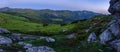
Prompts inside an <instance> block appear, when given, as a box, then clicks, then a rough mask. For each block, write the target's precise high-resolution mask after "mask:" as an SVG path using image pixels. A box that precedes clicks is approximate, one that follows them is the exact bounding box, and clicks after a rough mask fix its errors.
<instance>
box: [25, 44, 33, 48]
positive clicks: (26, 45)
mask: <svg viewBox="0 0 120 52" xmlns="http://www.w3.org/2000/svg"><path fill="white" fill-rule="evenodd" d="M32 46H33V45H32V44H25V46H24V48H31V47H32Z"/></svg>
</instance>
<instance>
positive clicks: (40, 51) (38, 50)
mask: <svg viewBox="0 0 120 52" xmlns="http://www.w3.org/2000/svg"><path fill="white" fill-rule="evenodd" d="M26 52H55V51H54V49H53V48H50V47H48V46H39V47H32V48H28V49H27V50H26Z"/></svg>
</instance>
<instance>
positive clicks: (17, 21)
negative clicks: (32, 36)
mask: <svg viewBox="0 0 120 52" xmlns="http://www.w3.org/2000/svg"><path fill="white" fill-rule="evenodd" d="M23 19H24V21H23ZM0 21H1V22H0V27H2V28H6V29H8V30H11V31H15V32H16V31H17V32H21V33H31V32H32V33H36V34H39V35H40V33H43V34H47V35H50V34H59V33H60V32H62V31H63V30H70V29H72V28H74V26H75V24H68V25H65V26H61V25H60V24H48V26H43V24H38V23H31V22H27V21H25V18H22V17H17V16H12V15H8V14H3V13H0Z"/></svg>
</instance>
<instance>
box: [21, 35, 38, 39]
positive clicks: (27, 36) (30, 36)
mask: <svg viewBox="0 0 120 52" xmlns="http://www.w3.org/2000/svg"><path fill="white" fill-rule="evenodd" d="M22 39H39V37H37V36H33V35H26V36H22Z"/></svg>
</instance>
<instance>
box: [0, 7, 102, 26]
mask: <svg viewBox="0 0 120 52" xmlns="http://www.w3.org/2000/svg"><path fill="white" fill-rule="evenodd" d="M0 12H3V13H7V14H11V15H16V16H20V17H24V18H26V19H28V20H29V21H31V22H35V23H44V24H48V23H54V24H66V23H71V22H73V21H76V20H83V19H89V18H91V17H93V16H96V15H100V13H95V12H92V11H85V10H84V11H70V10H50V9H42V10H34V9H21V8H9V7H4V8H0Z"/></svg>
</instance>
